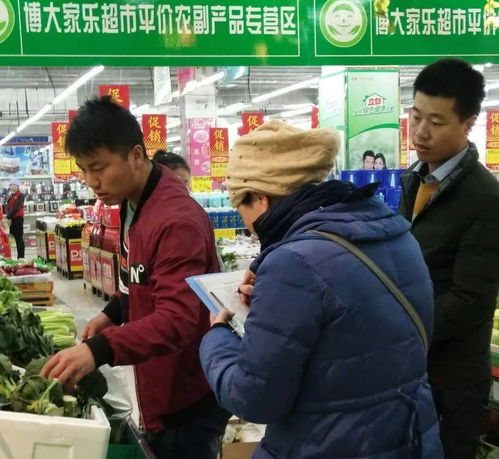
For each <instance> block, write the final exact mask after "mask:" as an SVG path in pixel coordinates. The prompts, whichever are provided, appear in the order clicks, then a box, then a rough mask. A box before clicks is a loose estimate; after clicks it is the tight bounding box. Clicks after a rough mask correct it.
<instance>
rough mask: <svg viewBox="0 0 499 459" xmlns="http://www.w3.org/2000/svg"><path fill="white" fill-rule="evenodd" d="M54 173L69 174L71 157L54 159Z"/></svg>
mask: <svg viewBox="0 0 499 459" xmlns="http://www.w3.org/2000/svg"><path fill="white" fill-rule="evenodd" d="M54 173H55V175H70V174H71V159H69V158H68V159H54Z"/></svg>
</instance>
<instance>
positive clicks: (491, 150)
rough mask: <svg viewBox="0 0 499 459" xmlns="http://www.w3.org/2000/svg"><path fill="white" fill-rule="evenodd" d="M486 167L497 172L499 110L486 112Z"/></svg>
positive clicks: (498, 165) (498, 168)
mask: <svg viewBox="0 0 499 459" xmlns="http://www.w3.org/2000/svg"><path fill="white" fill-rule="evenodd" d="M485 148H486V150H487V160H486V164H487V167H488V168H490V169H493V170H499V110H489V111H488V112H487V126H486V142H485Z"/></svg>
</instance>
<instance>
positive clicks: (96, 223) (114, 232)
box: [82, 201, 120, 300]
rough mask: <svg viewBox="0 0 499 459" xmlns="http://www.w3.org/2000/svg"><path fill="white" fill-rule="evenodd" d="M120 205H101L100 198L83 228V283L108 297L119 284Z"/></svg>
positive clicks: (106, 298) (99, 294)
mask: <svg viewBox="0 0 499 459" xmlns="http://www.w3.org/2000/svg"><path fill="white" fill-rule="evenodd" d="M119 238H120V208H119V206H103V205H102V203H101V202H100V201H98V203H97V204H96V206H95V207H94V209H93V212H92V217H91V218H90V219H89V221H88V223H87V224H86V225H85V227H84V228H83V232H82V259H83V280H84V286H85V287H86V285H87V283H88V284H90V285H91V286H92V292H93V293H94V294H95V295H97V296H103V297H104V299H105V300H108V299H109V297H111V295H113V294H114V293H115V292H116V290H117V288H118V273H119V250H120V248H119Z"/></svg>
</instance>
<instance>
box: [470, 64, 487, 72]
mask: <svg viewBox="0 0 499 459" xmlns="http://www.w3.org/2000/svg"><path fill="white" fill-rule="evenodd" d="M473 68H474V69H475V70H478V71H479V72H483V69H484V68H485V66H484V65H482V64H476V65H474V66H473Z"/></svg>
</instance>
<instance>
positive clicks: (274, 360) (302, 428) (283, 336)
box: [200, 198, 443, 459]
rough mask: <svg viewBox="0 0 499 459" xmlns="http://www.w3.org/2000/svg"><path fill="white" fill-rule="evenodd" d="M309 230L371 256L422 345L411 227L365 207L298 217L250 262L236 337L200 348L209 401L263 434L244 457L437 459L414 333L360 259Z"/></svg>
mask: <svg viewBox="0 0 499 459" xmlns="http://www.w3.org/2000/svg"><path fill="white" fill-rule="evenodd" d="M311 229H315V230H320V231H325V232H331V233H336V234H339V235H340V236H343V237H344V238H346V239H348V240H350V241H351V242H353V243H354V244H356V245H357V246H358V247H359V248H361V249H362V250H363V251H364V252H365V253H366V254H367V255H368V256H370V257H371V258H372V259H373V260H374V261H375V262H376V263H377V264H378V265H379V266H380V267H381V268H382V269H383V270H384V271H385V272H386V273H387V274H388V275H389V276H390V277H391V278H392V280H393V281H394V282H395V283H396V284H397V285H398V286H399V288H401V289H402V290H403V292H404V293H405V294H406V295H407V297H408V298H409V299H410V300H411V302H412V303H413V305H414V307H415V308H416V310H417V311H418V312H419V314H420V316H421V318H422V320H423V322H424V324H425V327H426V330H427V332H428V336H429V337H430V339H431V330H432V323H433V295H432V287H431V282H430V278H429V274H428V270H427V268H426V265H425V263H424V261H423V257H422V255H421V250H420V248H419V246H418V243H417V242H416V240H415V239H414V238H413V236H412V235H411V234H410V232H409V223H407V222H406V221H405V220H404V219H403V218H402V217H400V216H397V215H395V214H394V213H393V212H392V211H391V210H389V209H388V208H387V207H386V206H384V205H383V204H380V203H379V202H378V201H376V199H374V198H371V199H367V200H362V201H357V202H352V203H340V204H336V205H333V206H331V207H328V208H325V209H319V210H317V211H314V212H310V213H307V214H305V215H304V216H302V217H301V218H300V219H299V220H298V221H296V222H295V223H294V224H293V225H292V227H291V228H290V230H289V231H288V232H287V234H286V236H285V237H284V239H283V240H282V241H281V242H279V243H277V244H274V245H272V246H270V247H269V248H268V249H267V250H265V251H264V252H263V253H262V254H261V255H260V256H259V257H258V258H257V260H256V261H255V262H254V263H253V265H252V267H251V270H252V271H253V272H256V275H257V278H256V283H255V289H254V293H253V296H252V298H251V307H250V314H249V316H248V319H247V322H246V324H245V329H246V334H245V336H244V338H243V339H242V340H240V339H239V338H238V337H237V336H236V335H234V334H233V333H232V332H231V331H230V330H228V329H226V328H222V327H219V328H214V329H212V330H211V331H210V332H209V333H208V334H207V335H206V336H205V337H204V339H203V341H202V345H201V351H200V352H201V361H202V365H203V369H204V371H205V374H206V376H207V378H208V381H209V383H210V386H211V387H212V389H213V390H214V392H215V394H216V396H217V399H218V401H219V402H220V404H221V405H222V406H223V407H225V408H226V409H227V410H229V411H230V412H232V413H234V414H236V415H238V416H240V417H242V418H244V419H246V420H249V421H253V422H257V423H262V424H268V427H267V431H266V434H265V437H264V439H263V440H262V442H261V443H260V445H259V446H258V448H257V450H256V452H255V454H254V456H253V457H254V458H258V459H264V458H265V459H267V458H289V459H298V458H300V459H302V458H303V459H305V458H327V459H340V458H345V459H346V458H366V459H367V458H369V459H402V458H425V459H440V458H443V453H442V450H441V445H440V440H439V429H438V424H437V417H436V412H435V408H434V405H433V399H432V394H431V389H430V386H429V385H428V383H427V377H426V355H425V350H424V347H423V344H422V341H421V338H420V336H419V334H418V332H417V329H416V327H415V326H414V325H413V323H412V321H411V319H410V318H409V316H408V315H407V313H406V312H405V311H404V310H403V308H402V306H401V305H400V304H399V303H398V302H397V301H396V300H395V299H394V297H393V296H392V295H391V293H389V291H388V290H387V289H386V287H384V285H383V284H381V282H380V281H379V280H378V278H377V277H375V275H374V274H373V273H372V272H371V271H370V270H369V269H368V268H367V267H366V266H365V265H364V264H363V263H362V262H361V261H360V260H359V259H357V258H356V257H355V256H354V255H352V254H351V253H350V252H347V251H346V250H345V249H343V248H341V247H340V246H338V245H337V244H336V243H334V242H332V241H330V240H326V239H323V238H320V237H319V236H315V235H311V234H308V233H306V232H307V231H308V230H311Z"/></svg>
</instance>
